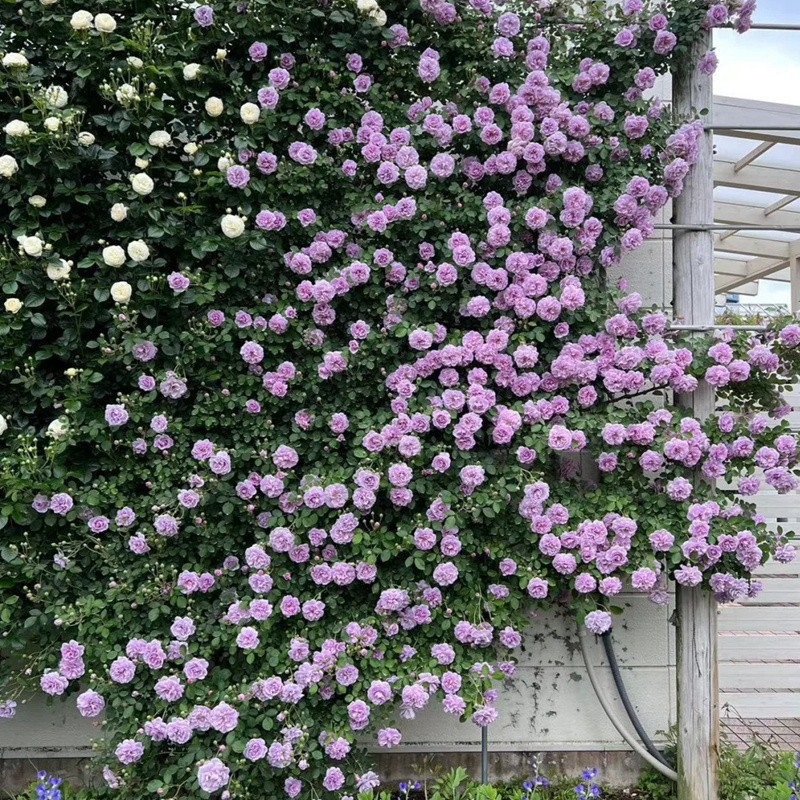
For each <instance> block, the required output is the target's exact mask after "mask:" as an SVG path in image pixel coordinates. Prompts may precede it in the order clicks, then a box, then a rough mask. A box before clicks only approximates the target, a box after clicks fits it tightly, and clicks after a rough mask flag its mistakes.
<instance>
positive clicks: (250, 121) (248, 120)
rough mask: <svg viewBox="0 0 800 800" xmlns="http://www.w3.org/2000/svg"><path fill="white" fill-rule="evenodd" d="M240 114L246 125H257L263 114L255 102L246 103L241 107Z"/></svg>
mask: <svg viewBox="0 0 800 800" xmlns="http://www.w3.org/2000/svg"><path fill="white" fill-rule="evenodd" d="M239 116H240V117H241V118H242V122H244V124H245V125H255V123H256V122H258V118H259V117H260V116H261V109H260V108H259V107H258V106H257V105H256V104H255V103H245V104H244V105H243V106H242V107H241V108H240V109H239Z"/></svg>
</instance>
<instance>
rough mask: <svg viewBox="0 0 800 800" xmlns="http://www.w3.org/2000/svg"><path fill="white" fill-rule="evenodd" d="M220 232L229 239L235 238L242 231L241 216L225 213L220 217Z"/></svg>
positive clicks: (242, 222)
mask: <svg viewBox="0 0 800 800" xmlns="http://www.w3.org/2000/svg"><path fill="white" fill-rule="evenodd" d="M221 226H222V232H223V233H224V234H225V235H226V236H227V237H228V238H229V239H236V238H238V237H239V236H241V235H242V234H243V233H244V221H243V220H242V218H241V217H237V216H235V215H233V214H226V215H225V216H224V217H223V218H222V223H221Z"/></svg>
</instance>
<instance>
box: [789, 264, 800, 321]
mask: <svg viewBox="0 0 800 800" xmlns="http://www.w3.org/2000/svg"><path fill="white" fill-rule="evenodd" d="M789 281H790V286H791V304H790V306H789V313H791V314H796V313H797V312H798V311H800V255H798V254H797V253H792V255H791V256H790V257H789Z"/></svg>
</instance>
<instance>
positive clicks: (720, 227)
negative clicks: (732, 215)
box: [653, 222, 800, 233]
mask: <svg viewBox="0 0 800 800" xmlns="http://www.w3.org/2000/svg"><path fill="white" fill-rule="evenodd" d="M653 227H654V228H655V229H656V230H661V231H785V232H787V233H800V225H747V224H744V225H724V224H722V223H719V222H700V223H697V224H696V225H692V224H683V223H680V224H679V223H673V222H660V223H657V224H656V225H653Z"/></svg>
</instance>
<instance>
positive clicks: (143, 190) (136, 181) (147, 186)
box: [131, 172, 155, 195]
mask: <svg viewBox="0 0 800 800" xmlns="http://www.w3.org/2000/svg"><path fill="white" fill-rule="evenodd" d="M131 186H132V187H133V191H134V192H136V194H141V195H146V194H150V192H152V191H153V187H154V186H155V184H154V183H153V179H152V178H151V177H150V176H149V175H148V174H147V173H146V172H137V173H136V175H131Z"/></svg>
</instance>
